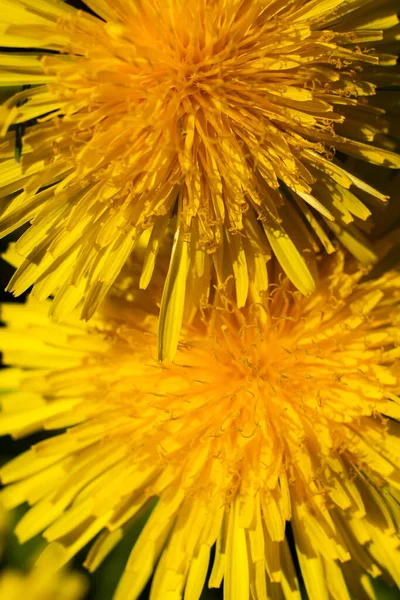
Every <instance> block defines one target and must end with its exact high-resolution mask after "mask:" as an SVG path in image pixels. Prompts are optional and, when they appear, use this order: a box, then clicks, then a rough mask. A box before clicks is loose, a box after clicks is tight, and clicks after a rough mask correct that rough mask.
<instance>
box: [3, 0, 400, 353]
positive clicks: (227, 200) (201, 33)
mask: <svg viewBox="0 0 400 600" xmlns="http://www.w3.org/2000/svg"><path fill="white" fill-rule="evenodd" d="M1 5H2V8H3V10H2V16H1V21H2V26H1V30H0V31H1V33H0V45H1V46H2V47H5V48H7V50H8V51H7V52H6V53H3V54H1V55H0V66H1V70H2V73H1V77H0V85H4V86H24V87H23V89H22V91H20V92H18V93H17V94H15V95H14V96H13V97H11V98H10V99H9V100H7V101H6V102H5V103H4V104H3V105H2V106H1V107H0V131H1V132H2V135H3V137H4V141H3V142H2V144H1V145H0V157H1V164H0V186H1V187H0V196H1V198H3V200H2V216H1V218H0V230H1V232H2V234H3V235H4V234H7V233H9V232H11V231H13V230H15V229H17V228H18V227H20V226H21V225H24V224H26V223H28V222H30V223H31V226H30V227H29V228H28V229H27V230H26V231H25V233H23V234H22V235H21V237H20V239H19V240H18V242H17V247H16V251H17V252H18V253H19V254H20V255H21V256H22V257H23V259H24V260H23V262H22V264H21V265H20V267H19V268H18V270H17V272H16V274H15V276H14V277H13V278H12V280H11V282H10V285H9V289H10V291H12V292H14V293H15V294H17V295H18V294H21V293H22V292H23V291H24V290H26V289H27V288H29V287H30V286H31V285H33V286H34V287H33V295H34V297H35V298H36V299H38V300H43V299H46V298H47V297H49V296H54V301H53V306H52V309H51V310H52V313H53V315H54V316H55V317H56V318H60V317H62V316H63V315H64V314H67V313H68V312H71V311H73V310H74V309H75V308H76V307H77V306H78V307H79V310H80V313H81V316H82V318H84V319H90V318H91V317H92V315H93V314H94V311H95V309H96V306H98V304H99V303H100V302H101V300H103V298H104V297H105V295H106V293H107V291H108V290H109V289H110V286H111V285H112V283H113V281H115V278H116V277H117V275H118V273H119V272H120V270H121V268H122V266H123V265H124V263H125V262H126V260H127V258H128V256H129V255H130V253H131V252H132V250H133V249H134V247H135V245H136V244H137V242H138V240H139V239H140V237H141V235H142V234H143V232H147V234H148V236H149V238H148V248H147V253H146V256H145V258H144V261H143V264H142V275H141V278H140V280H139V285H140V287H141V288H143V289H145V288H146V287H147V286H148V284H149V281H150V280H151V277H152V274H153V270H154V265H155V263H156V260H157V254H158V251H159V247H160V244H161V242H162V240H163V238H164V237H165V232H166V229H167V227H168V226H170V225H171V224H172V227H173V228H174V230H175V241H174V246H173V249H172V253H171V259H170V266H169V269H168V272H167V274H166V279H165V286H164V294H163V296H162V300H161V308H160V322H159V323H160V324H159V334H158V335H159V358H160V359H162V360H164V359H167V360H169V359H171V358H172V357H173V356H174V353H175V351H176V348H177V344H178V341H179V335H180V328H181V324H182V320H183V315H184V313H185V311H186V310H187V309H188V307H191V306H197V307H201V306H202V305H205V304H207V302H208V299H209V294H210V278H211V277H212V276H214V277H216V278H217V279H218V283H219V284H223V283H224V282H225V280H226V279H227V278H229V277H234V279H235V290H234V294H235V302H236V303H237V305H238V306H239V307H242V306H244V305H245V304H246V301H247V299H248V298H249V297H250V298H251V300H252V301H254V302H257V301H258V300H259V298H260V295H262V294H263V293H264V292H265V291H266V290H267V289H268V271H267V267H266V263H267V261H268V260H269V259H270V257H271V255H275V256H276V257H277V259H278V261H279V262H280V264H281V266H282V268H283V270H284V271H285V273H286V274H287V276H288V277H289V279H290V280H291V281H292V283H293V284H294V286H295V287H296V288H297V289H298V290H299V291H300V292H301V293H303V294H304V295H309V294H311V293H312V292H313V291H314V289H315V285H316V279H317V271H316V262H315V255H316V254H318V253H319V252H327V253H332V252H333V251H334V244H333V243H332V234H333V235H334V236H337V237H338V238H339V239H340V241H341V242H342V244H343V245H344V246H345V247H347V248H348V249H349V250H350V251H351V252H352V253H353V254H354V255H355V256H356V258H357V259H358V260H360V261H361V262H364V263H371V262H373V261H374V260H375V258H376V257H375V254H374V251H373V250H372V248H371V247H370V246H369V243H368V241H367V239H366V237H365V235H364V234H363V233H362V229H363V228H364V229H365V226H364V225H363V221H365V220H366V219H367V218H368V217H369V216H370V213H371V210H370V208H371V206H372V205H373V204H374V203H376V202H377V201H378V203H384V202H386V200H387V198H386V197H385V196H384V194H382V193H381V192H379V191H378V190H376V189H374V188H372V187H371V186H369V185H368V184H366V183H365V182H363V181H362V180H361V179H360V178H358V177H357V176H356V174H354V173H352V172H349V171H348V170H346V168H345V164H344V158H345V156H346V155H350V156H352V157H356V158H358V159H362V160H365V161H367V162H370V163H373V164H378V165H383V166H386V167H393V168H396V167H400V158H399V156H398V155H397V154H395V153H394V152H393V149H394V142H393V138H391V137H390V119H388V118H386V116H385V110H384V108H385V107H384V106H383V105H382V103H379V102H378V104H379V106H378V105H375V104H374V102H373V96H374V95H375V94H376V91H377V88H378V87H379V86H385V87H387V86H390V85H392V84H393V83H394V84H396V81H397V82H398V79H396V77H398V74H396V73H393V74H391V67H392V66H393V65H395V64H396V56H395V55H394V54H391V53H389V51H388V48H389V49H390V48H392V47H393V44H394V45H395V42H396V40H397V37H396V36H397V33H396V32H397V29H396V26H397V24H398V17H397V8H396V5H395V2H393V1H391V0H387V1H385V2H384V4H382V3H381V2H377V1H375V0H373V1H371V0H369V1H368V2H366V3H365V2H360V1H359V0H350V1H348V0H324V1H322V2H321V0H307V1H306V2H304V1H303V0H301V1H300V0H295V1H291V2H289V1H284V0H268V1H267V0H263V1H262V0H212V1H211V0H185V1H183V0H168V1H165V0H163V1H161V0H151V1H142V0H124V1H122V0H113V1H112V2H111V1H109V0H88V1H87V2H86V5H87V7H88V8H89V9H91V12H90V13H89V12H85V11H77V10H75V9H73V8H71V7H70V6H68V5H67V4H66V3H65V2H61V1H60V0H41V1H40V2H39V3H38V2H37V1H36V0H2V2H1ZM16 49H19V50H18V51H17V50H16ZM27 50H29V52H27ZM370 98H371V99H372V101H371V102H370V101H369V99H370ZM383 104H385V103H383ZM22 133H23V134H24V135H22ZM16 138H17V139H16ZM15 156H17V158H18V162H17V161H16V160H15Z"/></svg>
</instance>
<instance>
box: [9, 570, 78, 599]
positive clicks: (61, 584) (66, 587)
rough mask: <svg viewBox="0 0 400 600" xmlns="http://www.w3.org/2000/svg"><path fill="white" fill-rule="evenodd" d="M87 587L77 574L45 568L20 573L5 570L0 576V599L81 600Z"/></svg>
mask: <svg viewBox="0 0 400 600" xmlns="http://www.w3.org/2000/svg"><path fill="white" fill-rule="evenodd" d="M86 588H87V585H86V582H85V580H84V579H83V577H82V576H81V575H80V574H78V573H69V572H64V571H61V572H60V571H59V572H55V571H53V570H49V569H45V568H37V569H33V570H32V571H30V572H29V573H22V572H20V571H16V570H13V569H7V570H6V571H4V572H3V573H2V574H1V575H0V598H5V599H6V600H21V599H22V598H29V600H55V599H56V600H81V598H83V597H84V594H85V591H86Z"/></svg>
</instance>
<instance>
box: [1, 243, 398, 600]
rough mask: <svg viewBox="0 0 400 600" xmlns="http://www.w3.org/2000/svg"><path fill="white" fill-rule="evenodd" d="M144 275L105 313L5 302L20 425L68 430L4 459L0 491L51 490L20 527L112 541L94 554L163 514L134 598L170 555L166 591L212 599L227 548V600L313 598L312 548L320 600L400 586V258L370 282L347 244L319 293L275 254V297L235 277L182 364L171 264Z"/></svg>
mask: <svg viewBox="0 0 400 600" xmlns="http://www.w3.org/2000/svg"><path fill="white" fill-rule="evenodd" d="M139 276H140V274H139V275H132V276H131V279H129V280H128V279H126V278H125V277H122V279H121V280H120V281H119V282H118V284H117V287H115V288H114V289H113V290H114V291H113V293H112V295H111V296H110V297H109V298H108V300H107V302H106V303H105V304H104V305H103V306H102V308H101V311H100V312H98V313H96V315H95V317H94V318H93V319H92V320H91V321H90V323H89V324H87V323H86V324H85V323H84V322H82V321H80V320H79V319H78V317H75V318H73V317H69V320H68V321H66V322H65V323H63V324H55V323H54V322H52V321H51V320H50V319H49V317H48V316H47V306H46V303H41V304H40V303H37V302H36V301H35V300H34V299H31V300H30V301H29V303H28V304H27V305H25V306H23V305H16V304H10V305H4V306H3V309H2V319H3V320H4V321H5V322H6V324H7V327H6V328H5V329H4V330H3V331H2V346H1V349H2V352H3V356H4V362H5V364H7V365H10V367H9V368H7V369H5V370H3V371H1V372H0V388H1V389H3V391H4V392H5V393H3V394H2V395H1V404H2V408H3V412H2V414H1V418H0V432H1V433H2V434H7V433H10V434H12V435H13V436H16V437H18V438H19V437H21V436H24V435H28V434H31V433H33V432H35V431H38V430H40V429H45V430H49V431H51V430H59V429H60V428H67V430H66V432H65V433H59V432H57V433H55V434H54V435H53V436H52V437H50V438H49V439H47V440H45V441H42V442H40V443H38V444H36V445H35V446H33V448H32V449H31V450H29V451H28V452H26V453H25V454H23V455H21V456H19V457H17V458H15V459H14V460H12V461H11V462H10V463H8V464H7V465H6V466H4V467H3V468H2V469H1V471H0V473H1V477H2V481H3V482H4V483H5V484H8V485H6V487H5V488H4V489H3V491H2V492H1V494H0V500H1V501H3V502H4V503H5V505H6V506H7V507H9V508H12V507H14V506H16V505H18V504H20V503H22V502H25V501H26V502H28V503H29V504H30V505H31V508H30V509H29V511H28V512H27V513H26V514H25V515H24V517H23V518H22V519H21V521H20V522H19V524H18V525H17V528H16V533H17V535H18V537H19V539H20V541H21V542H24V541H25V540H27V539H29V538H30V537H32V536H34V535H36V534H37V533H39V532H40V531H43V535H44V537H45V538H46V540H47V541H48V542H50V545H49V546H48V547H47V549H46V550H45V552H44V554H43V555H42V557H41V558H40V559H39V564H40V562H41V560H45V559H46V553H47V552H50V553H55V554H56V555H57V556H58V565H59V566H60V565H62V564H63V563H65V562H66V561H69V560H70V559H71V557H73V556H74V555H75V554H76V553H77V552H78V551H79V550H80V549H81V548H83V547H84V546H85V545H86V544H87V543H88V542H89V541H90V540H92V539H93V538H96V540H95V542H94V544H93V546H92V548H91V550H90V552H89V555H88V557H87V560H86V566H87V567H88V568H89V569H90V570H93V569H95V568H97V566H98V565H99V564H100V563H101V561H102V560H103V558H104V557H105V556H106V555H107V554H108V552H110V550H111V549H112V548H113V547H114V546H115V545H116V544H117V543H118V541H119V540H120V539H121V538H122V537H123V535H124V532H125V531H126V529H127V528H128V527H129V526H130V525H131V524H132V522H133V521H134V520H135V519H136V518H137V516H138V514H140V513H141V512H142V511H145V510H147V511H150V512H151V514H150V516H149V518H148V520H147V523H146V525H145V526H144V529H143V530H142V532H141V534H140V536H139V538H138V541H137V542H136V545H135V546H134V548H133V550H132V554H131V556H130V558H129V561H128V563H127V566H126V570H125V573H124V575H123V576H122V579H121V581H120V584H119V586H118V589H117V591H116V596H115V598H116V600H134V599H136V598H137V597H138V596H139V594H140V592H141V590H142V589H143V587H144V586H145V584H146V582H147V580H148V579H149V578H150V576H151V575H152V573H153V571H154V570H155V576H154V580H153V583H152V596H151V597H152V598H155V599H157V600H158V599H160V600H164V599H165V598H171V599H172V598H173V599H176V600H179V599H180V598H184V600H198V598H199V597H200V594H201V590H202V588H203V586H204V584H205V582H206V577H207V569H208V565H209V562H210V560H211V558H210V553H211V549H212V548H213V547H215V556H214V559H213V566H212V571H211V574H210V576H209V577H208V580H207V583H208V585H209V586H211V587H219V586H220V585H221V583H222V581H224V598H225V599H226V600H237V599H240V600H248V599H249V598H250V597H251V598H254V599H256V600H265V598H266V597H275V594H277V597H280V594H281V593H283V595H284V597H285V598H286V599H298V600H299V599H300V591H299V583H298V580H297V575H296V568H295V566H294V565H295V564H296V562H297V561H298V563H299V565H300V569H301V573H302V576H303V578H304V581H305V585H306V588H307V592H308V596H309V598H310V600H328V599H329V598H335V600H336V599H340V600H342V599H344V600H345V599H347V600H348V599H349V598H350V593H354V594H355V595H356V596H357V597H359V598H364V597H367V594H372V595H370V596H368V597H370V598H374V596H373V592H372V591H371V590H372V587H371V583H370V579H369V578H368V576H367V574H369V575H371V576H372V577H376V576H379V575H383V576H384V577H385V578H386V579H389V581H394V582H396V584H397V585H399V586H400V552H399V538H398V537H397V536H396V534H397V533H398V532H399V530H400V514H399V502H400V443H399V441H400V438H399V433H400V427H399V422H398V420H399V418H400V406H399V402H400V401H399V396H398V394H399V392H400V362H399V357H400V317H399V304H400V274H398V273H396V272H389V273H386V274H385V275H384V276H383V277H382V278H381V279H378V280H375V281H374V280H371V281H365V282H362V277H363V272H362V271H361V270H359V269H357V268H356V267H355V263H353V262H351V261H345V259H344V257H343V254H342V252H340V251H338V252H337V253H335V254H334V255H332V256H331V257H325V259H324V260H323V261H321V266H320V282H319V284H318V289H317V290H316V292H314V293H313V294H312V295H310V296H309V297H305V296H303V295H302V294H301V293H300V292H298V291H296V290H295V288H294V286H293V284H292V283H290V281H289V280H288V279H287V278H286V277H285V276H283V275H282V271H281V270H280V268H278V265H277V263H276V261H275V260H274V259H273V260H272V261H271V263H270V281H271V284H270V288H269V291H268V294H266V296H265V298H264V300H263V301H262V302H259V303H253V304H251V303H247V304H246V306H245V307H243V308H241V309H239V308H238V307H237V306H236V305H235V304H233V303H232V302H231V301H229V300H228V299H227V298H226V296H225V291H224V290H221V289H220V290H218V291H217V293H216V295H215V301H214V303H213V305H212V306H210V307H208V308H205V309H204V310H203V311H201V312H198V313H197V315H196V316H195V317H194V318H193V319H192V321H191V323H190V324H185V326H184V328H183V336H182V341H181V343H180V345H179V347H178V351H177V354H176V358H175V361H174V362H173V363H160V362H158V361H157V344H156V334H157V299H158V296H159V295H160V294H159V292H157V289H158V290H160V288H161V284H162V280H163V278H162V275H161V274H160V273H156V279H157V285H156V284H155V282H154V281H153V282H152V284H151V285H150V288H149V291H147V292H137V281H136V279H137V278H138V277H139ZM158 286H159V287H158ZM289 527H291V528H292V532H293V536H294V546H293V547H291V546H290V545H289V543H288V537H287V532H288V528H289ZM294 554H296V556H297V558H295V556H294Z"/></svg>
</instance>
